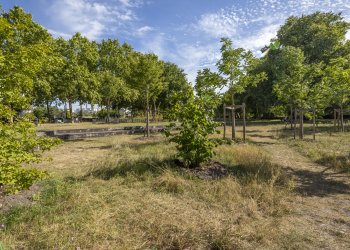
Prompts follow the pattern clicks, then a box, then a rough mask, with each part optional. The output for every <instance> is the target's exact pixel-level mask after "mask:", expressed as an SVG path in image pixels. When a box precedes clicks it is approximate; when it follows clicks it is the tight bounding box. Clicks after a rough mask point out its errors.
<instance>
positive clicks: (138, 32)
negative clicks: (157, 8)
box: [136, 25, 154, 36]
mask: <svg viewBox="0 0 350 250" xmlns="http://www.w3.org/2000/svg"><path fill="white" fill-rule="evenodd" d="M153 30H154V28H152V27H150V26H147V25H146V26H143V27H141V28H138V29H137V30H136V35H137V36H143V35H145V34H146V33H148V32H150V31H153Z"/></svg>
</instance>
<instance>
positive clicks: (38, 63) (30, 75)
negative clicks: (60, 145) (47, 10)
mask: <svg viewBox="0 0 350 250" xmlns="http://www.w3.org/2000/svg"><path fill="white" fill-rule="evenodd" d="M49 39H50V36H49V34H48V32H47V31H46V30H45V29H43V28H42V27H41V26H40V25H38V24H36V23H34V22H33V20H32V18H31V15H29V14H27V13H25V12H24V11H23V10H22V9H21V8H19V7H14V8H13V9H11V10H10V11H9V12H2V14H1V15H0V48H1V49H0V51H1V52H0V66H1V67H0V101H1V103H0V141H1V143H0V186H1V188H4V190H5V192H17V191H19V190H21V189H24V188H28V187H30V186H31V185H32V184H33V182H34V181H36V180H38V179H41V178H43V177H44V175H45V174H44V173H43V172H42V171H39V170H36V169H32V168H28V166H27V167H26V168H23V164H29V163H33V162H39V161H40V160H41V159H42V158H41V153H42V151H44V150H48V149H50V148H51V147H52V146H53V145H55V144H56V143H57V141H56V140H53V139H50V138H47V137H38V136H37V134H36V133H37V131H36V129H35V127H34V125H33V124H32V123H31V122H30V118H29V117H27V116H23V117H20V116H18V112H19V111H22V110H23V109H27V108H29V107H30V104H31V103H32V100H33V95H32V94H33V83H34V81H35V77H36V76H37V74H38V72H40V71H41V69H42V67H43V65H44V63H45V59H44V58H46V56H47V55H48V51H49V49H48V46H47V43H46V42H47V40H49ZM14 117H16V118H15V119H14Z"/></svg>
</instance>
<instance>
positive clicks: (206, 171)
mask: <svg viewBox="0 0 350 250" xmlns="http://www.w3.org/2000/svg"><path fill="white" fill-rule="evenodd" d="M175 163H176V165H178V166H179V167H180V169H181V171H184V172H186V173H191V174H193V175H195V176H197V177H198V178H200V179H203V180H217V179H220V178H223V177H225V176H227V175H228V174H229V171H228V168H227V166H225V165H224V164H222V163H221V162H218V161H208V162H205V163H202V164H201V165H200V166H199V167H196V168H186V167H185V166H183V164H182V163H181V162H180V161H179V160H175Z"/></svg>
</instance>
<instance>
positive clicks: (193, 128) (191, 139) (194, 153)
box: [166, 97, 219, 167]
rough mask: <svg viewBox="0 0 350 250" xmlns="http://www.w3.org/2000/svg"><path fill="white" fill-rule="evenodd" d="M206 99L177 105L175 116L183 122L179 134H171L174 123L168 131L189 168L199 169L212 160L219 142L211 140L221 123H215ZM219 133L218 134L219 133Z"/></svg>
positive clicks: (196, 98)
mask: <svg viewBox="0 0 350 250" xmlns="http://www.w3.org/2000/svg"><path fill="white" fill-rule="evenodd" d="M208 103H209V102H208V101H207V100H206V99H205V98H200V97H193V98H192V100H190V101H189V102H188V103H186V104H183V105H177V106H176V108H175V109H174V111H173V115H175V117H176V118H177V119H179V120H180V121H181V126H180V128H179V131H178V132H175V133H173V134H172V133H171V130H170V129H171V128H173V127H175V123H172V124H171V125H170V126H169V127H168V129H167V130H166V136H167V137H170V141H171V142H175V143H176V144H177V146H176V148H177V150H178V156H179V157H180V158H182V160H183V161H184V164H185V165H186V166H187V167H198V166H199V165H200V164H201V163H202V162H206V161H208V160H210V159H211V158H212V157H213V155H214V151H213V149H214V148H215V147H216V146H217V142H216V141H214V140H209V135H210V134H213V133H215V132H217V131H216V127H217V126H219V123H217V122H214V119H213V117H214V109H213V108H212V107H210V105H209V106H208ZM217 133H218V132H217Z"/></svg>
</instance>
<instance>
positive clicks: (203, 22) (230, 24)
mask: <svg viewBox="0 0 350 250" xmlns="http://www.w3.org/2000/svg"><path fill="white" fill-rule="evenodd" d="M238 21H239V18H238V17H236V16H235V15H229V14H228V13H226V12H224V11H223V10H222V11H220V12H218V13H208V14H205V15H202V16H201V18H200V19H199V21H198V24H197V27H198V29H200V30H202V31H204V32H206V33H207V34H209V35H211V36H213V37H216V38H218V37H230V36H232V35H234V34H235V33H236V29H237V23H238Z"/></svg>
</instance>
